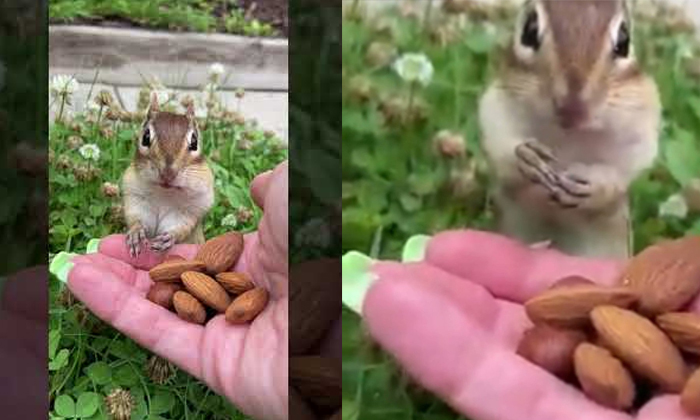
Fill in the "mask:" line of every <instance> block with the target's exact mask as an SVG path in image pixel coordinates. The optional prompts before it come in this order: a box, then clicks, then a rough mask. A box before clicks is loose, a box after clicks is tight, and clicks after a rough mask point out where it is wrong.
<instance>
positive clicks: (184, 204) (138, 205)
mask: <svg viewBox="0 0 700 420" xmlns="http://www.w3.org/2000/svg"><path fill="white" fill-rule="evenodd" d="M122 191H123V196H124V213H125V218H126V224H127V227H128V232H127V237H126V242H127V245H128V247H129V251H130V253H131V255H132V256H137V255H138V254H139V253H140V252H141V246H142V244H143V243H144V242H146V241H148V242H149V245H150V248H151V249H152V250H154V251H157V252H165V251H167V250H168V249H170V248H171V247H172V246H173V245H174V244H177V243H203V242H204V234H203V230H202V220H203V218H204V216H205V215H206V213H207V212H208V211H209V209H210V208H211V207H212V205H213V204H214V176H213V174H212V172H211V170H210V169H209V166H208V165H207V163H206V160H205V158H204V156H203V155H202V136H201V135H200V132H199V128H198V126H197V122H196V120H195V116H194V109H193V108H192V106H190V107H188V109H187V112H186V113H185V115H180V114H173V113H170V112H161V111H160V110H159V106H158V98H157V95H156V94H155V93H154V94H153V95H152V96H151V104H150V106H149V109H148V112H147V117H146V121H145V122H144V124H143V127H142V132H141V134H140V136H139V138H138V139H137V150H136V153H135V154H134V159H133V161H132V163H131V165H130V166H129V167H128V168H127V170H126V172H125V173H124V176H123V178H122Z"/></svg>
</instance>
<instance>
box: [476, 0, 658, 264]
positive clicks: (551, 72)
mask: <svg viewBox="0 0 700 420" xmlns="http://www.w3.org/2000/svg"><path fill="white" fill-rule="evenodd" d="M533 13H534V14H535V15H536V20H537V22H536V23H535V24H533ZM630 19H631V17H630V13H629V10H628V8H627V5H626V4H625V3H624V2H623V0H577V1H567V0H532V1H528V2H526V4H525V6H524V8H523V11H522V13H521V14H520V16H519V18H518V22H517V25H516V30H515V35H514V37H513V42H512V44H511V45H510V47H509V48H508V50H507V51H506V53H505V54H504V56H503V57H502V58H503V62H502V65H501V69H500V72H499V74H498V76H497V78H496V80H495V81H494V82H493V83H492V85H491V86H490V87H489V88H488V90H487V91H486V92H485V94H484V96H483V97H482V99H481V102H480V111H479V114H480V115H479V119H480V125H481V131H482V147H483V150H484V152H485V154H486V156H487V159H488V161H489V164H490V167H491V169H492V170H493V172H494V175H495V179H496V188H495V191H494V194H495V196H494V199H495V203H496V205H497V208H498V214H499V219H500V222H499V223H500V229H501V231H502V232H503V233H504V234H507V235H510V236H513V237H515V238H518V239H520V240H522V241H525V242H528V243H536V242H545V241H551V245H552V246H553V247H554V248H557V249H559V250H561V251H563V252H566V253H570V254H574V255H580V256H587V257H611V258H625V257H627V256H628V255H629V254H630V252H631V251H630V247H629V243H630V241H629V234H630V233H629V205H628V197H627V191H628V188H629V185H630V183H631V182H632V181H633V180H634V179H635V178H636V177H637V176H638V175H639V174H640V172H641V171H643V170H645V169H646V168H648V167H650V166H651V164H652V163H653V161H654V159H655V158H656V155H657V149H658V136H659V126H660V119H661V109H660V108H661V106H660V101H659V97H658V91H657V88H656V84H655V83H654V81H653V80H652V79H651V78H649V77H647V76H646V75H645V74H643V72H642V71H641V70H640V68H639V67H638V65H637V63H636V61H635V59H634V48H633V45H632V43H631V42H630V43H629V44H627V45H628V50H627V51H626V52H627V53H626V54H624V53H625V48H624V47H625V43H624V33H623V31H624V29H623V28H622V25H623V23H624V25H625V26H626V29H627V30H628V33H629V38H630V39H631V37H632V28H631V22H630ZM528 22H529V23H528ZM533 28H536V30H535V31H533ZM533 34H536V38H535V37H534V36H533ZM526 35H527V36H526ZM535 39H537V41H533V40H535Z"/></svg>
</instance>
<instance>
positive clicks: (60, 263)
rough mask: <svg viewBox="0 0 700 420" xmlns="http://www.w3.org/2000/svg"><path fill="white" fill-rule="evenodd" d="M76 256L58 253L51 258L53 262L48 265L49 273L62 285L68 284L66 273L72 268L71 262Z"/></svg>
mask: <svg viewBox="0 0 700 420" xmlns="http://www.w3.org/2000/svg"><path fill="white" fill-rule="evenodd" d="M76 255H77V254H72V253H69V252H59V253H58V254H57V255H56V256H55V257H53V261H51V265H49V272H50V273H51V274H53V275H54V276H56V277H58V279H59V280H60V281H61V282H62V283H66V282H68V273H70V270H71V269H72V268H73V265H74V264H73V262H72V260H73V257H75V256H76Z"/></svg>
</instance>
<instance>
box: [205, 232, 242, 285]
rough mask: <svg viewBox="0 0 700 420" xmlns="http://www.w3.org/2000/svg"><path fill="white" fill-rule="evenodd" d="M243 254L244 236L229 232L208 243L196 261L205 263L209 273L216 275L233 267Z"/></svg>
mask: <svg viewBox="0 0 700 420" xmlns="http://www.w3.org/2000/svg"><path fill="white" fill-rule="evenodd" d="M242 253H243V235H242V234H240V233H239V232H229V233H225V234H223V235H220V236H217V237H215V238H212V239H210V240H208V241H206V242H205V243H204V244H203V245H202V246H201V247H200V248H199V251H198V252H197V256H196V257H195V259H196V260H200V261H202V262H204V264H205V265H206V271H207V273H209V274H211V275H216V274H219V273H223V272H224V271H227V270H229V269H230V268H231V267H233V266H234V265H235V264H236V262H237V261H238V258H240V256H241V254H242Z"/></svg>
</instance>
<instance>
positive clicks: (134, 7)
mask: <svg viewBox="0 0 700 420" xmlns="http://www.w3.org/2000/svg"><path fill="white" fill-rule="evenodd" d="M49 17H50V20H51V21H52V22H72V21H75V20H102V19H108V20H110V19H112V20H113V19H116V20H122V21H124V20H126V21H129V22H131V23H133V24H136V25H138V26H144V27H148V28H159V29H169V30H177V31H195V32H227V33H232V34H242V35H247V36H273V35H276V32H275V30H274V28H273V27H272V26H271V25H270V24H268V23H264V22H260V21H259V20H257V19H254V18H253V19H251V18H248V17H246V15H245V13H244V11H243V10H242V9H241V8H240V7H239V6H238V4H237V2H236V1H235V0H223V1H204V0H175V1H171V0H149V1H142V0H120V1H112V0H50V1H49Z"/></svg>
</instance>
